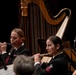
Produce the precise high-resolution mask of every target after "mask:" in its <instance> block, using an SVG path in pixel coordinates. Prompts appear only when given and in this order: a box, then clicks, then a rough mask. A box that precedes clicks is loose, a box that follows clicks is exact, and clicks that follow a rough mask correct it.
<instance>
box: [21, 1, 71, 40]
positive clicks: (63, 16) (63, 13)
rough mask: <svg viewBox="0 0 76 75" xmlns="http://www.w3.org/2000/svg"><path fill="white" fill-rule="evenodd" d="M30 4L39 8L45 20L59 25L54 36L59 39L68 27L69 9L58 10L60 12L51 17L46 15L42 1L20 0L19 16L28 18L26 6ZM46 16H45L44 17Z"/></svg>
mask: <svg viewBox="0 0 76 75" xmlns="http://www.w3.org/2000/svg"><path fill="white" fill-rule="evenodd" d="M30 3H35V4H37V5H38V6H39V8H40V10H41V12H42V14H43V16H44V18H45V20H46V21H47V22H48V23H49V24H52V25H58V24H59V23H61V22H62V21H63V22H62V24H61V27H60V28H59V30H58V31H57V33H56V35H57V36H59V37H60V38H61V39H62V37H63V35H64V32H65V29H66V27H67V25H68V22H69V20H70V17H71V10H70V9H69V8H63V9H62V10H60V12H59V13H58V14H57V15H55V16H52V15H51V17H50V16H49V14H48V11H47V8H46V6H45V4H44V1H43V0H21V15H22V16H24V17H27V16H28V4H30ZM45 14H46V16H45Z"/></svg>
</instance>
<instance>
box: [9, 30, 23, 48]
mask: <svg viewBox="0 0 76 75" xmlns="http://www.w3.org/2000/svg"><path fill="white" fill-rule="evenodd" d="M10 42H11V44H12V46H13V47H20V45H21V44H22V39H21V38H20V37H19V35H18V34H17V33H16V32H14V31H12V32H11V36H10Z"/></svg>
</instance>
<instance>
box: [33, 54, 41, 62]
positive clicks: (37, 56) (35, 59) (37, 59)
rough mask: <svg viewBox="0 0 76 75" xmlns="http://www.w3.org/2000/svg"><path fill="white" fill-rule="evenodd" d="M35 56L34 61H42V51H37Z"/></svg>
mask: <svg viewBox="0 0 76 75" xmlns="http://www.w3.org/2000/svg"><path fill="white" fill-rule="evenodd" d="M33 56H34V62H41V59H40V53H37V54H35V55H33Z"/></svg>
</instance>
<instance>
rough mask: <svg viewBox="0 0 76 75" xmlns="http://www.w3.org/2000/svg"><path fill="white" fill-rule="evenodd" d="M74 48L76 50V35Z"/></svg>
mask: <svg viewBox="0 0 76 75" xmlns="http://www.w3.org/2000/svg"><path fill="white" fill-rule="evenodd" d="M73 49H74V51H75V52H76V36H75V39H74V46H73Z"/></svg>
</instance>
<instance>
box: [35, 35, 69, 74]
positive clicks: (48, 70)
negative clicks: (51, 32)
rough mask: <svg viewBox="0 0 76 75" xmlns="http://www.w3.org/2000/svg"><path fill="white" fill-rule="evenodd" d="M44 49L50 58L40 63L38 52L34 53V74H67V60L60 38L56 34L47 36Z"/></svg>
mask: <svg viewBox="0 0 76 75" xmlns="http://www.w3.org/2000/svg"><path fill="white" fill-rule="evenodd" d="M46 50H47V52H48V53H49V54H50V56H52V60H50V62H49V63H41V59H40V53H37V54H35V55H34V62H35V64H34V66H35V75H68V62H67V60H66V58H65V56H64V53H63V46H62V41H61V39H60V38H59V37H58V36H51V37H49V38H48V39H47V40H46Z"/></svg>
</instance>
